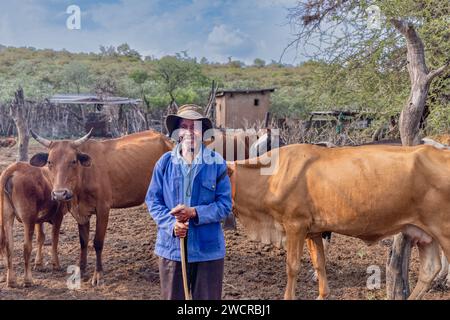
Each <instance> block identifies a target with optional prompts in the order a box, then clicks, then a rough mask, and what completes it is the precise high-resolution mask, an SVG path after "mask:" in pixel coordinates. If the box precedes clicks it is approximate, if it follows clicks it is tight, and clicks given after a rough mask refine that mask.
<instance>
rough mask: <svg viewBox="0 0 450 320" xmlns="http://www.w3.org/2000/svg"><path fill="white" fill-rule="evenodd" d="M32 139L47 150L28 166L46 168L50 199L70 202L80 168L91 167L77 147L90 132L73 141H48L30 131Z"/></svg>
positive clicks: (36, 156)
mask: <svg viewBox="0 0 450 320" xmlns="http://www.w3.org/2000/svg"><path fill="white" fill-rule="evenodd" d="M30 133H31V135H32V136H33V138H34V139H35V140H36V141H37V142H39V143H40V144H42V145H43V146H45V147H47V148H48V153H38V154H36V155H34V156H33V157H32V158H31V160H30V164H31V165H32V166H35V167H44V166H47V167H48V170H49V177H50V181H51V183H52V185H53V190H52V199H53V200H57V201H70V200H72V198H73V195H74V192H76V189H77V187H78V185H79V183H80V182H79V180H80V173H81V168H82V167H89V166H90V165H91V157H90V156H89V155H87V154H84V153H81V152H80V151H79V147H80V146H81V145H82V144H83V143H85V142H86V141H88V140H89V138H90V137H91V134H92V130H91V131H90V132H89V133H88V134H87V135H86V136H84V137H83V138H81V139H78V140H75V141H50V140H47V139H45V138H42V137H40V136H38V135H37V134H36V133H34V132H33V131H32V130H31V131H30Z"/></svg>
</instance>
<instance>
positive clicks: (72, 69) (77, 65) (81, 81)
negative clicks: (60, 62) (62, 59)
mask: <svg viewBox="0 0 450 320" xmlns="http://www.w3.org/2000/svg"><path fill="white" fill-rule="evenodd" d="M61 77H62V82H63V84H64V85H65V86H66V87H67V90H71V88H73V87H75V90H76V92H77V93H78V94H79V93H81V90H82V88H83V87H86V86H88V85H89V84H90V83H91V82H92V81H91V75H90V71H89V67H88V66H87V65H86V64H84V63H81V62H78V61H73V62H70V63H69V64H67V65H65V66H64V68H63V69H62V72H61Z"/></svg>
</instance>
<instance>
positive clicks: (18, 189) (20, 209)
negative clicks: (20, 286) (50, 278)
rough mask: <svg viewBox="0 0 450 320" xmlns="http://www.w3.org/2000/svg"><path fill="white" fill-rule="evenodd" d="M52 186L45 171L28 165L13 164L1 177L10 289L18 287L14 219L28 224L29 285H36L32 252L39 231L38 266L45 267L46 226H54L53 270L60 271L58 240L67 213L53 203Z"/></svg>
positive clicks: (1, 241) (0, 234)
mask: <svg viewBox="0 0 450 320" xmlns="http://www.w3.org/2000/svg"><path fill="white" fill-rule="evenodd" d="M51 190H52V189H51V185H50V182H49V179H48V172H47V169H45V168H35V167H33V166H31V165H29V164H28V163H24V162H18V163H14V164H12V165H10V166H9V167H8V168H6V170H5V171H3V173H2V174H1V176H0V224H1V226H0V251H1V252H2V253H5V254H6V258H7V259H6V260H7V266H6V267H7V274H6V282H7V286H8V287H15V286H16V285H17V281H16V275H15V272H14V268H13V253H14V238H13V224H14V219H17V220H18V221H19V222H22V223H23V225H24V246H23V251H24V254H23V256H24V260H25V281H24V284H25V286H26V287H27V286H30V285H32V283H33V280H32V275H31V263H30V257H31V250H32V240H33V234H34V230H35V228H36V233H37V243H38V250H37V254H36V260H35V267H40V266H42V260H43V258H42V257H43V256H42V247H43V245H44V241H45V234H44V230H43V223H44V222H49V223H51V224H52V225H53V239H52V240H53V243H52V260H53V268H54V269H55V270H59V269H60V265H59V259H58V239H59V230H60V228H61V222H62V220H63V216H64V214H65V212H66V209H65V205H64V204H58V202H56V201H52V200H51V196H50V194H51Z"/></svg>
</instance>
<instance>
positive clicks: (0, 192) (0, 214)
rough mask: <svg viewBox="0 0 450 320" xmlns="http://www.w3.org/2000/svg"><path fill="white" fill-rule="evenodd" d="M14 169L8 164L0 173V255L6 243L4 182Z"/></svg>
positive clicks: (6, 199)
mask: <svg viewBox="0 0 450 320" xmlns="http://www.w3.org/2000/svg"><path fill="white" fill-rule="evenodd" d="M15 169H16V166H14V165H13V166H10V167H8V168H7V169H5V171H3V172H2V174H1V175H0V256H1V255H3V254H5V249H6V248H5V245H6V238H5V237H6V233H5V205H6V202H5V201H9V198H8V197H7V196H6V183H7V182H8V179H9V178H10V177H11V175H12V173H13V172H14V170H15Z"/></svg>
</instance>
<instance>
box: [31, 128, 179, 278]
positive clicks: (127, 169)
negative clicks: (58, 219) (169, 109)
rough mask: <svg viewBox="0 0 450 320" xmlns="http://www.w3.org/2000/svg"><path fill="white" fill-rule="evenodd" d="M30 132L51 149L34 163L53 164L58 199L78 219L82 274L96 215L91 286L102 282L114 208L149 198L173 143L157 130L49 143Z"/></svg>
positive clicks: (39, 155) (33, 159) (56, 197)
mask: <svg viewBox="0 0 450 320" xmlns="http://www.w3.org/2000/svg"><path fill="white" fill-rule="evenodd" d="M31 134H32V136H33V137H34V138H35V139H36V140H37V141H38V142H40V143H41V144H42V145H44V146H46V147H47V148H48V149H49V151H48V153H40V154H37V155H35V156H33V157H32V159H31V160H30V163H31V164H32V165H34V166H38V167H42V166H45V165H47V166H48V169H49V172H50V173H49V176H50V180H51V182H52V185H53V190H52V197H53V199H54V200H57V201H63V202H67V205H68V209H69V211H70V212H71V214H72V215H73V216H74V218H75V219H76V220H77V222H78V229H79V233H80V246H81V254H80V269H81V270H82V272H84V271H85V270H86V266H87V246H88V241H89V225H90V223H89V221H90V217H91V215H95V216H96V219H97V223H96V230H95V238H94V248H95V253H96V257H97V263H96V268H95V272H94V275H93V277H92V285H99V284H100V281H101V279H102V275H103V266H102V250H103V243H104V240H105V235H106V229H107V226H108V218H109V211H110V209H112V208H128V207H133V206H137V205H140V204H142V203H143V202H144V198H145V194H146V192H147V189H148V185H149V183H150V179H151V176H152V173H153V167H154V166H155V164H156V162H157V161H158V159H159V158H160V157H161V156H162V155H163V154H164V153H165V152H167V151H170V150H172V148H173V143H172V142H171V141H170V140H169V138H167V137H165V136H164V135H162V134H160V133H157V132H155V131H145V132H140V133H135V134H131V135H128V136H125V137H122V138H118V139H112V140H106V141H92V140H89V138H90V133H89V134H87V135H86V136H85V137H83V138H81V139H79V140H76V141H50V140H47V139H44V138H42V137H39V136H38V135H36V134H35V133H34V132H31Z"/></svg>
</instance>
